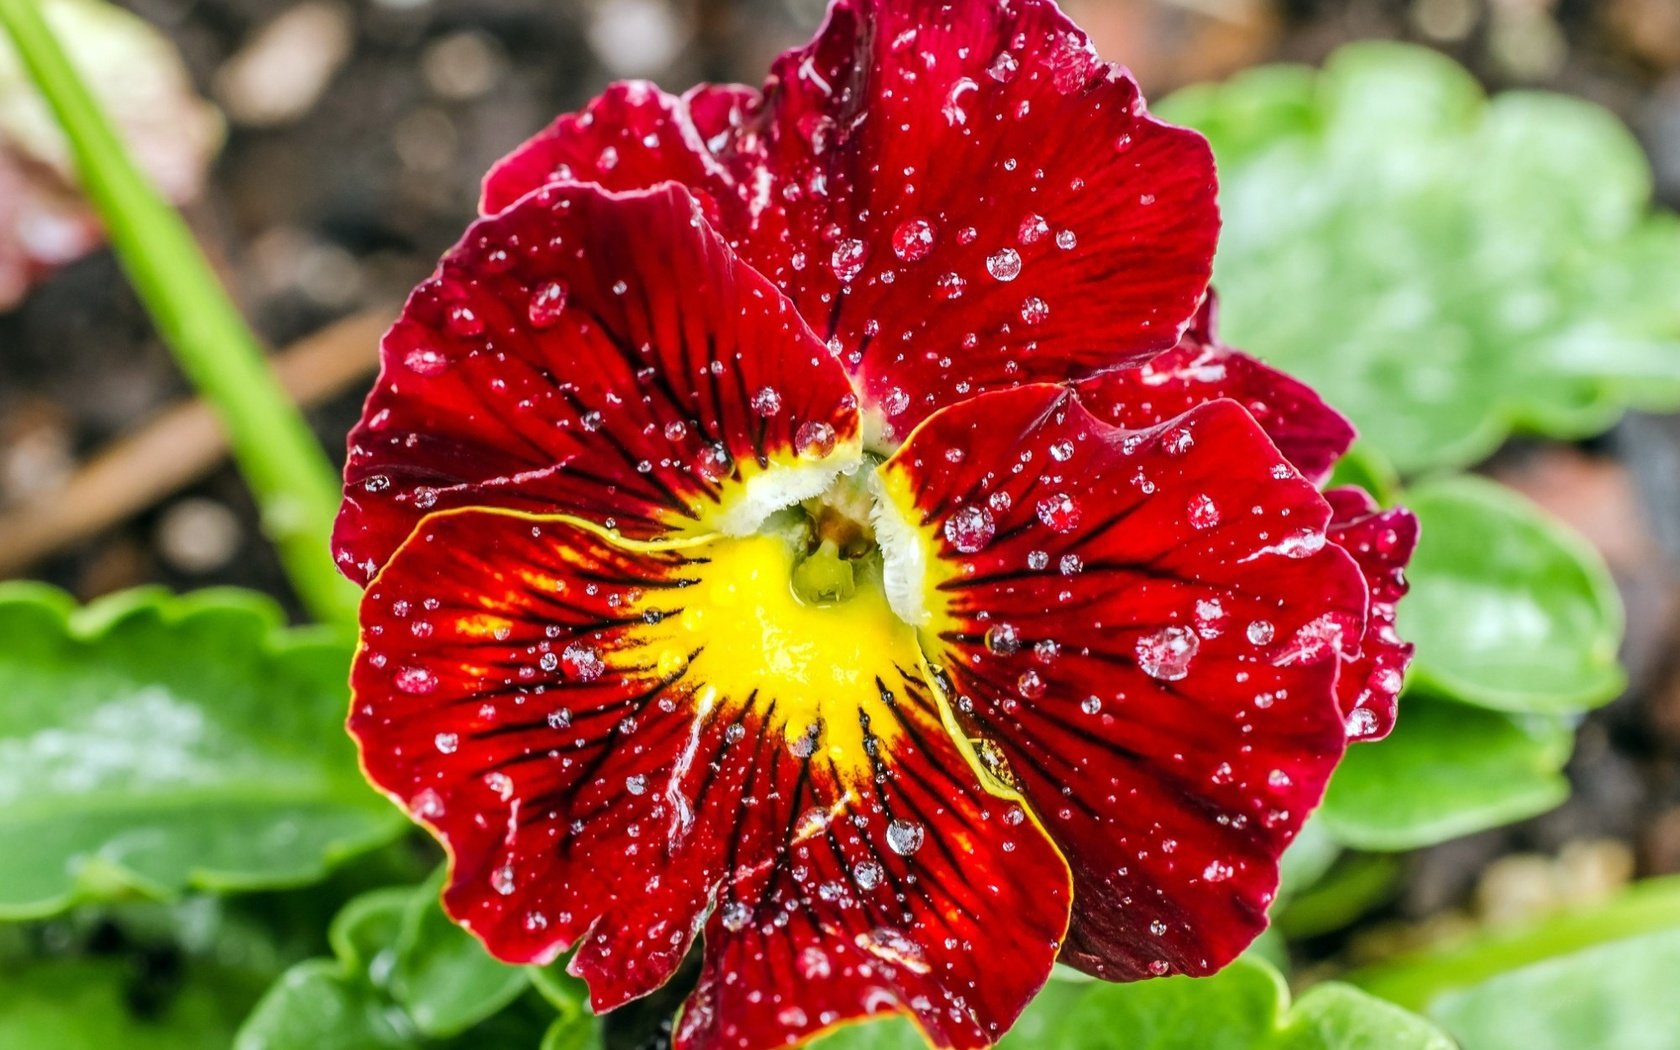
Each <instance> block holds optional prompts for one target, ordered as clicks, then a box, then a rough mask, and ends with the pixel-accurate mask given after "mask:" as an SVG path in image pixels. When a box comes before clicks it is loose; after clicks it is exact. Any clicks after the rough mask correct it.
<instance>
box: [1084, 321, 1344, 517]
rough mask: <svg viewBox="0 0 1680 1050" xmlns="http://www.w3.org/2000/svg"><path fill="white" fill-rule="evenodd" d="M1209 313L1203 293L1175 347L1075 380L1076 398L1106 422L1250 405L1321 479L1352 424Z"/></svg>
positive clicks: (1311, 475) (1140, 422)
mask: <svg viewBox="0 0 1680 1050" xmlns="http://www.w3.org/2000/svg"><path fill="white" fill-rule="evenodd" d="M1215 313H1216V306H1215V300H1214V295H1213V293H1212V292H1209V293H1208V297H1207V299H1206V300H1205V301H1204V302H1203V303H1202V308H1201V310H1200V312H1198V313H1197V315H1196V320H1195V323H1193V324H1192V325H1191V326H1190V328H1189V330H1188V331H1186V332H1185V333H1184V338H1183V339H1181V340H1179V343H1178V345H1177V346H1175V347H1173V348H1172V349H1171V350H1168V351H1167V352H1166V353H1164V354H1161V355H1160V356H1158V357H1156V358H1154V359H1153V360H1151V361H1149V362H1148V363H1147V364H1144V365H1141V366H1139V367H1136V368H1119V369H1113V370H1110V371H1108V372H1104V373H1102V374H1101V375H1098V376H1094V377H1093V378H1091V379H1089V380H1087V381H1085V382H1083V383H1080V384H1079V400H1080V402H1081V403H1083V404H1084V405H1085V407H1086V408H1088V409H1090V411H1091V412H1092V414H1094V415H1096V416H1097V417H1098V418H1100V419H1102V420H1104V421H1106V422H1109V423H1113V424H1115V425H1117V426H1122V427H1132V428H1142V427H1152V426H1156V425H1158V424H1160V423H1165V422H1166V421H1167V420H1169V419H1172V418H1173V417H1175V416H1178V415H1181V414H1183V413H1185V412H1188V411H1189V410H1190V409H1192V408H1195V407H1196V406H1197V405H1200V404H1203V403H1204V402H1207V401H1214V400H1217V399H1218V398H1222V397H1228V398H1230V399H1232V400H1233V401H1238V402H1240V403H1241V404H1242V405H1243V407H1244V408H1247V409H1248V411H1249V414H1250V415H1252V416H1253V417H1254V419H1255V421H1256V422H1258V423H1259V424H1260V426H1261V427H1262V428H1263V429H1264V430H1265V431H1266V434H1267V436H1269V437H1270V438H1271V439H1272V441H1273V442H1274V443H1275V444H1276V445H1277V447H1278V450H1279V451H1281V452H1282V453H1283V455H1284V458H1285V459H1287V460H1289V462H1290V463H1292V464H1293V465H1294V467H1295V469H1296V470H1298V471H1300V472H1301V473H1302V474H1303V475H1305V476H1306V477H1307V478H1308V480H1310V481H1312V482H1313V483H1314V484H1319V485H1322V484H1323V483H1324V481H1325V479H1326V478H1328V477H1329V476H1330V470H1331V468H1332V467H1334V466H1335V465H1336V461H1337V460H1339V459H1341V458H1342V456H1343V455H1344V454H1345V453H1346V452H1347V450H1348V447H1349V446H1350V445H1352V444H1353V439H1354V429H1353V425H1352V424H1351V423H1349V422H1348V421H1347V419H1346V418H1344V417H1343V416H1342V414H1341V413H1340V412H1337V411H1336V410H1335V409H1333V408H1331V407H1330V406H1329V405H1327V404H1325V403H1324V399H1323V398H1321V397H1319V396H1318V394H1316V393H1315V392H1314V391H1313V389H1312V388H1311V387H1309V386H1307V385H1306V384H1305V383H1303V382H1301V381H1300V380H1298V379H1294V378H1292V377H1290V376H1287V375H1284V374H1283V373H1282V372H1279V371H1277V370H1276V369H1274V368H1269V367H1267V366H1266V365H1264V364H1262V363H1261V362H1259V361H1257V360H1255V359H1254V358H1252V357H1250V356H1248V355H1247V354H1245V353H1243V352H1242V351H1240V350H1233V349H1231V348H1230V347H1228V346H1226V345H1225V344H1224V343H1221V342H1220V341H1219V339H1218V337H1217V336H1216V335H1215V334H1214V316H1215Z"/></svg>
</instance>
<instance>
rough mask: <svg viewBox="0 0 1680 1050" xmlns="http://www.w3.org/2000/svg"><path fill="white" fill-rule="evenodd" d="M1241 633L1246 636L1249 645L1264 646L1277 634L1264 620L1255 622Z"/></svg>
mask: <svg viewBox="0 0 1680 1050" xmlns="http://www.w3.org/2000/svg"><path fill="white" fill-rule="evenodd" d="M1243 633H1244V634H1245V635H1247V636H1248V642H1249V644H1250V645H1266V644H1268V643H1270V642H1271V640H1272V638H1273V637H1274V636H1275V635H1276V634H1277V629H1276V628H1275V627H1273V626H1272V625H1271V624H1270V623H1269V622H1268V621H1266V620H1255V621H1254V622H1253V623H1250V624H1249V625H1248V629H1247V630H1246V631H1244V632H1243Z"/></svg>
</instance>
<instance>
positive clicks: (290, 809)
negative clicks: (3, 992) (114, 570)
mask: <svg viewBox="0 0 1680 1050" xmlns="http://www.w3.org/2000/svg"><path fill="white" fill-rule="evenodd" d="M0 637H3V638H5V640H7V642H5V647H3V648H0V716H3V717H0V917H12V919H17V917H37V916H47V914H54V912H59V911H64V909H66V907H69V906H71V904H74V902H77V900H87V899H111V897H123V895H131V894H139V895H146V897H158V899H170V897H175V895H178V894H180V892H183V890H186V889H207V890H247V889H259V887H276V885H297V884H306V882H311V880H316V879H321V877H323V875H324V874H326V870H328V869H329V865H333V864H336V862H338V860H341V858H343V857H346V855H351V853H356V852H361V850H366V848H371V847H375V845H378V843H381V842H386V840H390V838H393V837H395V835H396V833H398V832H400V830H402V827H403V822H402V818H400V815H398V813H396V811H395V810H393V808H391V806H390V805H388V803H386V801H383V800H381V798H378V796H376V795H375V793H373V791H371V790H370V788H368V786H366V785H365V783H363V780H361V774H360V771H358V766H356V756H354V749H353V748H351V743H349V739H348V738H346V734H344V731H343V727H341V726H343V719H344V712H346V706H348V690H346V685H344V677H346V669H348V665H349V647H348V643H344V642H343V640H341V638H339V635H336V633H328V632H323V630H286V628H284V627H282V618H281V613H279V610H277V608H276V606H274V605H272V603H269V601H267V600H264V598H259V596H255V595H245V593H237V591H205V593H200V595H193V596H186V598H171V596H168V595H163V593H160V591H150V590H148V591H131V593H126V595H118V596H114V598H108V600H104V601H99V603H96V605H91V606H87V608H82V610H76V608H72V603H71V600H69V598H66V596H64V595H60V593H59V591H54V590H49V588H44V586H35V585H5V586H0Z"/></svg>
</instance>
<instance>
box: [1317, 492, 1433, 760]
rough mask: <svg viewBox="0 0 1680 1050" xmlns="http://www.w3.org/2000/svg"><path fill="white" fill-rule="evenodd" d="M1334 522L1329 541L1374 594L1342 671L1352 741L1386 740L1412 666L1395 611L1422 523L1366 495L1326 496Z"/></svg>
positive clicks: (1343, 698) (1341, 685) (1339, 690)
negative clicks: (1353, 655)
mask: <svg viewBox="0 0 1680 1050" xmlns="http://www.w3.org/2000/svg"><path fill="white" fill-rule="evenodd" d="M1325 498H1326V499H1328V500H1329V501H1330V507H1331V509H1332V510H1333V511H1334V512H1335V517H1334V518H1333V519H1332V520H1331V522H1330V530H1329V537H1330V541H1331V542H1332V543H1335V544H1338V545H1339V546H1341V547H1342V548H1344V549H1345V550H1346V551H1347V552H1348V553H1349V554H1351V555H1353V560H1354V561H1356V562H1358V563H1359V568H1360V571H1361V572H1363V573H1364V574H1365V583H1366V586H1367V587H1368V588H1369V589H1370V592H1371V610H1370V619H1369V623H1368V624H1367V626H1366V628H1365V638H1364V641H1363V642H1362V643H1361V645H1360V655H1359V657H1358V659H1355V660H1351V661H1349V662H1348V663H1347V664H1346V665H1345V666H1344V667H1343V668H1342V676H1341V680H1340V682H1339V683H1338V685H1337V694H1338V695H1339V696H1340V698H1341V705H1342V715H1343V716H1344V717H1345V718H1346V719H1347V731H1348V739H1350V740H1359V741H1365V740H1381V739H1382V738H1383V737H1385V736H1387V735H1388V734H1389V732H1390V731H1391V730H1392V729H1393V728H1394V718H1395V709H1396V705H1397V704H1398V702H1399V699H1400V689H1401V687H1402V686H1403V685H1405V682H1406V668H1407V666H1408V665H1410V664H1411V662H1412V649H1413V647H1412V645H1411V644H1409V643H1408V642H1406V641H1405V640H1403V639H1402V638H1401V637H1400V636H1399V635H1398V634H1396V633H1395V629H1394V616H1395V608H1396V606H1397V605H1398V604H1399V601H1400V599H1401V598H1404V597H1405V596H1406V590H1407V583H1406V563H1407V562H1409V561H1411V560H1412V552H1413V551H1414V550H1416V549H1417V540H1418V521H1417V517H1416V516H1415V515H1413V514H1412V512H1411V511H1409V510H1407V509H1405V508H1404V507H1395V508H1393V509H1391V510H1383V509H1381V508H1379V507H1378V506H1377V502H1376V500H1374V499H1372V498H1371V496H1370V494H1369V493H1367V492H1366V491H1365V490H1364V489H1357V488H1342V489H1332V490H1331V491H1329V492H1328V493H1326V494H1325Z"/></svg>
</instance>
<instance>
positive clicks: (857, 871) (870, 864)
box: [852, 860, 886, 890]
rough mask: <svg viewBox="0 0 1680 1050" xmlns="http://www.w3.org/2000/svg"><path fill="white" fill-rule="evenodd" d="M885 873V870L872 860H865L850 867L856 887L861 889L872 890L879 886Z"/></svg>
mask: <svg viewBox="0 0 1680 1050" xmlns="http://www.w3.org/2000/svg"><path fill="white" fill-rule="evenodd" d="M885 875H886V872H885V871H883V870H881V866H880V865H879V864H877V863H875V862H874V861H872V860H866V861H864V862H863V863H862V864H859V865H858V866H857V867H855V868H853V869H852V878H853V880H855V881H856V882H857V884H858V888H859V889H863V890H872V889H874V888H875V887H877V886H879V885H880V884H881V879H882V878H883V877H885Z"/></svg>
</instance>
